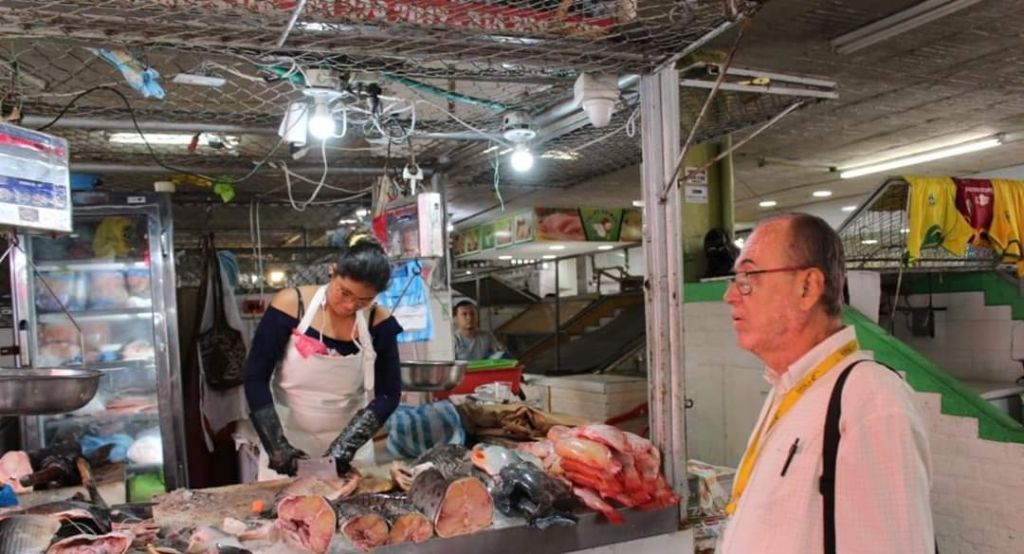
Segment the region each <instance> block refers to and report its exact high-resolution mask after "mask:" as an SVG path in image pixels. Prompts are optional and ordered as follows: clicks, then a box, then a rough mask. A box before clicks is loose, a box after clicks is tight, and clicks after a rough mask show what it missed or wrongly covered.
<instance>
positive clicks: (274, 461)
mask: <svg viewBox="0 0 1024 554" xmlns="http://www.w3.org/2000/svg"><path fill="white" fill-rule="evenodd" d="M249 419H250V420H252V425H253V427H255V428H256V434H257V435H259V436H260V442H262V443H263V449H264V450H266V451H267V457H268V458H270V469H272V470H274V471H276V472H278V473H284V474H286V475H292V476H294V475H295V473H296V472H297V471H298V460H299V458H308V457H309V456H307V455H306V453H305V452H303V451H301V450H299V449H298V448H295V447H294V446H292V445H291V443H289V442H288V439H287V438H285V436H284V430H283V429H282V428H281V419H280V418H279V417H277V410H275V409H274V405H273V404H268V405H266V406H264V407H262V408H260V409H258V410H256V411H254V412H252V413H251V414H249Z"/></svg>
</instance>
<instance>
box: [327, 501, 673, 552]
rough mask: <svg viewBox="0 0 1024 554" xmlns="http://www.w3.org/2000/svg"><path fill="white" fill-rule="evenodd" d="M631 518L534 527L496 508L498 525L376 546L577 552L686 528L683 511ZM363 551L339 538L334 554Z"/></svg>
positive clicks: (582, 518)
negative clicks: (681, 520)
mask: <svg viewBox="0 0 1024 554" xmlns="http://www.w3.org/2000/svg"><path fill="white" fill-rule="evenodd" d="M621 513H622V515H623V517H625V519H626V522H625V523H624V524H622V525H614V524H611V523H608V522H607V521H605V520H604V517H603V516H601V515H600V514H597V513H595V512H589V511H588V512H584V513H581V514H580V515H579V523H577V524H576V525H575V526H572V527H561V526H554V527H549V528H547V529H544V530H541V529H534V528H532V527H529V526H527V525H526V522H525V521H523V520H522V519H518V518H507V517H505V516H503V515H502V514H501V513H499V512H497V511H495V513H494V524H493V525H492V526H491V527H490V528H488V529H484V530H483V531H480V532H478V533H474V534H472V535H464V536H461V537H452V538H449V539H442V538H439V537H434V538H433V539H431V540H429V541H427V542H424V543H421V544H413V543H407V544H400V545H395V546H389V547H379V548H375V549H374V550H373V551H374V552H379V553H381V554H409V553H416V554H448V553H451V552H519V553H524V552H529V554H556V553H559V552H573V551H576V550H583V549H586V548H594V547H598V546H604V545H609V544H615V543H621V542H627V541H632V540H636V539H641V538H644V537H651V536H654V535H663V534H668V533H674V532H675V531H678V530H679V528H680V525H679V509H678V508H677V507H672V508H666V509H663V510H657V511H647V512H645V511H640V510H621ZM355 552H360V551H359V550H358V549H356V548H354V547H353V546H352V545H351V544H349V542H348V541H347V540H345V539H344V537H341V536H340V535H339V536H337V537H335V540H334V541H333V542H332V543H331V549H330V551H329V554H349V553H355Z"/></svg>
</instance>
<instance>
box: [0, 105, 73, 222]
mask: <svg viewBox="0 0 1024 554" xmlns="http://www.w3.org/2000/svg"><path fill="white" fill-rule="evenodd" d="M70 189H71V179H70V175H69V173H68V143H67V141H65V140H64V139H62V138H59V137H54V136H51V135H47V134H45V133H39V132H36V131H31V130H29V129H23V128H21V127H16V126H14V125H6V124H0V226H2V225H10V226H14V227H25V228H31V229H38V230H41V231H61V232H66V233H70V232H71V194H70Z"/></svg>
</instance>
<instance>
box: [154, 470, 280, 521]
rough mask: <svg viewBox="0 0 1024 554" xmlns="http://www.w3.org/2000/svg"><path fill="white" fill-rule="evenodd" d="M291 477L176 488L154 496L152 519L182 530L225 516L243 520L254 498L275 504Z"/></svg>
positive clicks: (249, 514) (247, 514)
mask: <svg viewBox="0 0 1024 554" xmlns="http://www.w3.org/2000/svg"><path fill="white" fill-rule="evenodd" d="M291 482H292V479H280V480H277V481H263V482H258V483H244V484H241V485H228V486H226V487H214V488H209V489H196V490H190V489H178V490H176V491H173V492H170V493H167V494H162V495H159V496H156V497H154V498H153V502H155V503H156V505H154V506H153V519H154V521H155V522H156V523H157V525H160V526H161V527H165V528H172V529H182V528H189V527H196V526H199V525H210V526H214V527H220V524H221V523H222V522H223V521H224V518H226V517H233V518H235V519H239V520H244V519H246V518H248V517H252V516H253V515H255V514H253V513H252V512H251V510H250V509H251V506H252V503H253V502H254V501H257V500H259V501H262V502H263V505H264V506H265V507H268V508H269V507H271V506H273V505H274V497H275V496H276V495H277V493H278V492H279V491H281V489H283V488H284V487H286V486H288V484H289V483H291Z"/></svg>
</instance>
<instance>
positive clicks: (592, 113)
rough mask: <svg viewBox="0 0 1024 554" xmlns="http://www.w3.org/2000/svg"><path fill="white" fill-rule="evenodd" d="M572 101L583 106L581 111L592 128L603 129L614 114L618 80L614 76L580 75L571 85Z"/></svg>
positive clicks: (617, 97)
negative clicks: (584, 113)
mask: <svg viewBox="0 0 1024 554" xmlns="http://www.w3.org/2000/svg"><path fill="white" fill-rule="evenodd" d="M573 99H574V100H575V101H576V102H577V103H579V104H582V105H583V111H584V112H586V113H587V117H589V118H590V123H591V124H592V125H593V126H594V127H604V126H606V125H608V123H609V122H611V120H612V114H613V113H615V102H617V101H618V99H619V80H618V78H617V77H616V76H615V75H592V74H590V73H581V74H580V76H579V77H578V78H577V79H576V84H575V85H573Z"/></svg>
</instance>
